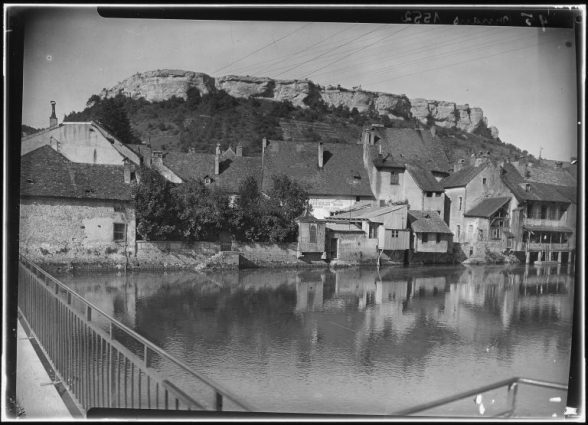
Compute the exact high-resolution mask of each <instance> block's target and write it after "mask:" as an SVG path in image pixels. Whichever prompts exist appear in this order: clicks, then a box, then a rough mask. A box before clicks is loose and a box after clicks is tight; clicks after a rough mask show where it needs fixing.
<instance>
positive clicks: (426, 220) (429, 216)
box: [408, 210, 453, 235]
mask: <svg viewBox="0 0 588 425" xmlns="http://www.w3.org/2000/svg"><path fill="white" fill-rule="evenodd" d="M408 221H409V223H410V226H411V228H412V231H413V232H415V233H448V234H451V235H452V234H453V233H452V232H451V230H449V227H447V224H445V222H444V221H443V219H442V218H441V217H440V216H439V214H437V211H417V210H409V211H408Z"/></svg>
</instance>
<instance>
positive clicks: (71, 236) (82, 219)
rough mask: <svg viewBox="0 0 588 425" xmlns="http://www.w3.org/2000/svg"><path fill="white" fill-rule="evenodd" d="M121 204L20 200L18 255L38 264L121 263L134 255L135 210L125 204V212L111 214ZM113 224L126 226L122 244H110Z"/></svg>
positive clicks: (70, 200)
mask: <svg viewBox="0 0 588 425" xmlns="http://www.w3.org/2000/svg"><path fill="white" fill-rule="evenodd" d="M121 203H122V202H121V201H106V200H94V199H83V200H81V199H68V198H41V197H38V198H22V199H21V203H20V229H19V230H20V238H19V249H20V252H21V253H23V254H24V255H26V256H27V257H29V258H30V259H31V260H33V261H35V262H38V263H40V264H43V263H47V262H56V263H67V262H74V261H75V262H85V263H94V262H99V261H105V260H107V261H111V262H115V263H121V264H124V263H125V262H126V258H128V257H129V256H132V255H134V252H135V210H134V207H133V206H132V204H131V203H125V208H124V210H125V211H126V213H123V212H117V211H115V210H114V207H115V205H120V204H121ZM114 223H121V224H125V223H126V224H127V226H126V229H127V232H126V242H125V241H124V240H123V241H114ZM125 247H126V249H125ZM125 251H126V255H125Z"/></svg>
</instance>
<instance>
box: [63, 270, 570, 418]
mask: <svg viewBox="0 0 588 425" xmlns="http://www.w3.org/2000/svg"><path fill="white" fill-rule="evenodd" d="M571 272H572V271H571V270H569V269H568V268H567V267H566V266H564V267H563V268H562V266H552V267H549V266H543V267H531V266H507V267H504V266H467V267H465V266H452V267H435V268H386V269H381V270H379V271H378V270H377V269H364V268H358V269H345V270H336V271H330V270H305V271H293V270H288V271H283V270H280V271H272V270H270V271H259V270H258V271H234V272H225V273H209V274H190V273H167V274H132V275H128V276H111V275H108V276H105V275H102V276H73V277H72V276H70V277H62V280H63V281H64V283H66V284H68V285H69V286H71V287H72V288H74V289H75V290H76V291H77V292H78V293H80V294H81V295H83V296H84V297H85V298H86V299H87V300H88V301H90V302H92V303H94V304H95V305H96V306H98V307H99V308H101V309H102V310H103V311H104V312H106V313H108V314H112V315H114V316H115V317H116V318H117V319H119V320H121V321H123V322H124V323H125V324H127V325H128V326H130V327H132V328H134V329H136V330H137V331H138V332H139V333H140V334H142V335H144V336H145V337H147V338H149V339H150V340H152V341H153V342H154V343H156V344H157V345H159V346H161V347H163V348H164V349H166V350H168V351H170V352H171V353H172V354H173V355H175V356H177V357H179V358H181V359H183V360H184V361H185V362H186V363H188V364H190V365H191V366H193V367H194V368H195V369H198V370H201V371H203V372H204V373H206V374H208V375H209V376H211V377H212V378H213V379H215V380H217V381H219V382H221V383H222V384H224V385H226V386H227V387H229V388H231V389H233V390H234V391H236V392H237V393H242V394H245V395H246V396H247V399H248V400H249V401H251V402H252V403H253V404H255V405H256V406H259V407H261V408H263V409H264V410H268V411H281V412H310V413H329V412H333V413H334V412H339V413H340V412H347V413H368V414H381V413H386V412H392V411H395V410H399V409H402V408H405V407H409V406H413V405H416V404H420V403H423V402H426V401H431V400H435V399H438V398H441V397H444V396H446V395H448V394H453V393H456V392H459V391H462V390H468V389H472V388H476V387H479V386H482V385H485V384H489V383H493V382H496V381H498V380H501V379H506V378H510V377H513V376H526V377H533V378H538V379H545V380H549V381H556V382H566V381H567V374H568V367H569V349H570V342H571V321H572V314H573V284H574V280H573V277H572V275H571Z"/></svg>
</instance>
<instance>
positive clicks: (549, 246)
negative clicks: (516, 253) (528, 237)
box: [525, 242, 575, 251]
mask: <svg viewBox="0 0 588 425" xmlns="http://www.w3.org/2000/svg"><path fill="white" fill-rule="evenodd" d="M574 248H575V247H574V246H572V245H571V244H570V243H533V242H527V243H525V251H543V250H548V251H570V250H572V249H574Z"/></svg>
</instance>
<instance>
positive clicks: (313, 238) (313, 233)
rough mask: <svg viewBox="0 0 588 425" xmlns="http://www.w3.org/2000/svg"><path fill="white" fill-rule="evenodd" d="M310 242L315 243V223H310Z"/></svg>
mask: <svg viewBox="0 0 588 425" xmlns="http://www.w3.org/2000/svg"><path fill="white" fill-rule="evenodd" d="M310 243H316V224H314V223H313V224H311V225H310Z"/></svg>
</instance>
